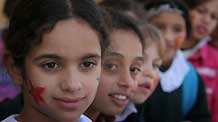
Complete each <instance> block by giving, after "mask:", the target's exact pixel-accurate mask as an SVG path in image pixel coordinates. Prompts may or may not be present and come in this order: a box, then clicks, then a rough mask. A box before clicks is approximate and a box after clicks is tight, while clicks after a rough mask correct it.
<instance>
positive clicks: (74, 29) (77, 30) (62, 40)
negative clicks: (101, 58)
mask: <svg viewBox="0 0 218 122" xmlns="http://www.w3.org/2000/svg"><path fill="white" fill-rule="evenodd" d="M100 51H101V49H100V44H99V39H98V35H97V33H96V32H95V31H94V30H93V29H92V28H91V27H90V26H89V25H88V24H87V23H86V22H84V21H81V20H77V19H69V20H63V21H60V22H58V23H57V24H56V25H55V27H54V28H53V30H52V31H50V32H49V33H46V34H44V36H43V38H42V42H41V43H40V44H39V45H38V46H37V47H35V48H34V49H33V50H32V51H31V54H35V55H40V54H43V53H51V54H58V55H60V56H65V57H76V56H79V55H81V54H84V53H99V52H100Z"/></svg>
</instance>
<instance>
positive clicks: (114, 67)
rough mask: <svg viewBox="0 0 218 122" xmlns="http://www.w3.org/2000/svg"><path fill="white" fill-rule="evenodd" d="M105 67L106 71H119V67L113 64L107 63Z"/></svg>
mask: <svg viewBox="0 0 218 122" xmlns="http://www.w3.org/2000/svg"><path fill="white" fill-rule="evenodd" d="M103 67H104V69H105V70H109V71H115V70H117V69H118V66H117V65H116V64H112V63H105V64H103Z"/></svg>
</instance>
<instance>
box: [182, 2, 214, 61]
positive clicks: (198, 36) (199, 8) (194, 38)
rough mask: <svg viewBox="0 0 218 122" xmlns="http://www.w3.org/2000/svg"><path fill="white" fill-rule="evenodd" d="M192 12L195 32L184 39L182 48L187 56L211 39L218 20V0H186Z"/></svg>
mask: <svg viewBox="0 0 218 122" xmlns="http://www.w3.org/2000/svg"><path fill="white" fill-rule="evenodd" d="M186 2H187V5H188V6H189V11H190V14H191V23H192V28H193V33H192V35H191V38H190V39H189V40H186V41H184V43H183V45H182V49H183V50H184V54H185V56H186V58H189V57H191V56H192V55H194V54H195V52H196V51H197V50H198V49H200V48H201V47H203V46H204V45H205V44H206V43H207V42H208V41H210V40H211V38H210V36H209V35H210V34H211V33H212V32H213V31H214V30H215V28H216V25H217V22H218V21H217V20H218V11H217V8H216V7H217V5H218V2H217V0H200V1H198V0H192V1H188V0H186Z"/></svg>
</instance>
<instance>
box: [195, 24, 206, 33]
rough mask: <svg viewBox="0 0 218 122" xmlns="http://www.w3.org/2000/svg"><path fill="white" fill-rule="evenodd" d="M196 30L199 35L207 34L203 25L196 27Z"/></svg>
mask: <svg viewBox="0 0 218 122" xmlns="http://www.w3.org/2000/svg"><path fill="white" fill-rule="evenodd" d="M196 29H197V32H198V33H199V34H205V33H207V32H208V29H207V28H206V27H205V26H203V25H198V26H197V27H196Z"/></svg>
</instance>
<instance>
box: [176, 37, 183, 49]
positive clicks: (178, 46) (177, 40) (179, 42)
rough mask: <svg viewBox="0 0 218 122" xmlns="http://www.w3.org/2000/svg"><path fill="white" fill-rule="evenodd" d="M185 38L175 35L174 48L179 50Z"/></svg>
mask: <svg viewBox="0 0 218 122" xmlns="http://www.w3.org/2000/svg"><path fill="white" fill-rule="evenodd" d="M184 40H185V38H184V37H183V36H177V37H176V44H175V50H179V49H180V47H181V45H182V43H183V42H184Z"/></svg>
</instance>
